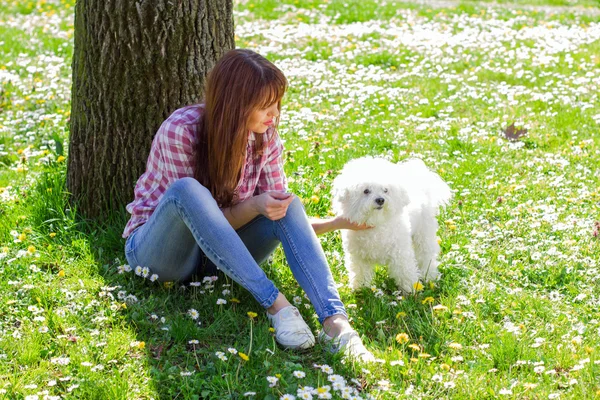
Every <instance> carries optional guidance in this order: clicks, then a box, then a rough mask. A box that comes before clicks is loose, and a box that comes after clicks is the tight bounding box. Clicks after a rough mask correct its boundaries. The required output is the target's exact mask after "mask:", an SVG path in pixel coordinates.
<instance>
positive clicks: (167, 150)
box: [123, 105, 287, 238]
mask: <svg viewBox="0 0 600 400" xmlns="http://www.w3.org/2000/svg"><path fill="white" fill-rule="evenodd" d="M203 110H204V108H203V106H202V105H193V106H188V107H184V108H180V109H179V110H176V111H175V112H174V113H173V114H171V116H170V117H169V118H167V120H166V121H165V122H163V124H162V125H161V127H160V128H159V129H158V132H157V133H156V135H155V137H154V140H153V141H152V148H151V149H150V155H149V156H148V161H147V162H146V172H144V173H143V174H142V176H140V178H139V179H138V181H137V183H136V185H135V189H134V193H135V199H134V200H133V202H131V203H129V204H128V205H127V211H129V213H130V214H131V218H130V219H129V222H128V223H127V226H126V227H125V230H124V231H123V237H124V238H126V237H128V236H129V235H130V234H131V233H132V232H133V231H134V230H135V229H136V228H137V227H139V226H140V225H143V224H144V223H145V222H146V221H147V220H148V218H150V216H151V215H152V213H153V212H154V209H155V208H156V206H157V205H158V203H159V201H160V198H161V197H162V195H163V194H164V193H165V192H166V191H167V189H168V188H169V186H171V184H172V183H173V182H175V181H176V180H178V179H181V178H184V177H193V176H194V143H195V141H196V134H197V126H198V124H199V122H200V119H201V118H202V113H203ZM272 133H273V131H272V128H269V130H268V131H267V132H266V133H264V134H263V135H265V136H264V138H263V139H264V141H263V143H267V137H268V136H270V135H272ZM254 135H255V134H254V133H252V132H249V134H248V146H247V148H246V161H245V163H244V167H243V173H242V176H241V177H240V181H239V182H238V185H237V188H236V189H235V192H234V200H233V204H237V203H240V202H242V201H244V200H247V199H249V198H250V197H252V196H254V195H257V194H261V193H264V192H268V191H286V190H287V186H286V179H285V174H284V171H283V160H282V153H283V145H282V144H281V140H280V138H279V136H278V135H276V136H275V138H274V140H272V141H271V142H270V143H268V144H267V145H266V149H265V151H264V152H263V154H262V156H261V157H260V158H258V157H257V158H255V157H254V143H253V142H254V140H255V138H254Z"/></svg>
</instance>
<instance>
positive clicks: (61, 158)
mask: <svg viewBox="0 0 600 400" xmlns="http://www.w3.org/2000/svg"><path fill="white" fill-rule="evenodd" d="M66 159H67V158H66V157H65V156H58V158H57V159H56V162H59V163H60V162H63V161H65V160H66Z"/></svg>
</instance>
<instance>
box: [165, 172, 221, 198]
mask: <svg viewBox="0 0 600 400" xmlns="http://www.w3.org/2000/svg"><path fill="white" fill-rule="evenodd" d="M165 194H166V195H169V196H175V197H178V198H180V199H182V198H185V197H187V196H191V197H193V198H196V199H202V198H211V199H212V198H213V197H212V194H211V193H210V190H208V189H207V188H206V187H204V186H203V185H202V184H201V183H200V182H198V181H197V180H196V179H194V178H192V177H185V178H181V179H178V180H176V181H175V182H174V183H173V184H172V185H171V186H170V187H169V189H167V193H165Z"/></svg>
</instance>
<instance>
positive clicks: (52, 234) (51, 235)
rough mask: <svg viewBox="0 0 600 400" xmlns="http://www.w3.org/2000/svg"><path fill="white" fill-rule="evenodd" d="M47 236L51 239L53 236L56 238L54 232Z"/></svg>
mask: <svg viewBox="0 0 600 400" xmlns="http://www.w3.org/2000/svg"><path fill="white" fill-rule="evenodd" d="M48 236H50V237H51V238H53V237H55V236H56V233H55V232H50V233H49V234H48Z"/></svg>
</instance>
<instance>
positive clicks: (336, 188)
mask: <svg viewBox="0 0 600 400" xmlns="http://www.w3.org/2000/svg"><path fill="white" fill-rule="evenodd" d="M342 179H343V178H342V177H341V176H338V177H337V178H335V180H334V181H333V186H332V189H331V197H332V199H331V203H332V206H333V212H334V213H335V214H337V215H340V214H341V213H342V207H343V204H344V202H345V201H346V199H347V198H348V193H349V190H348V188H347V187H346V186H344V185H343V184H342Z"/></svg>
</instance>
